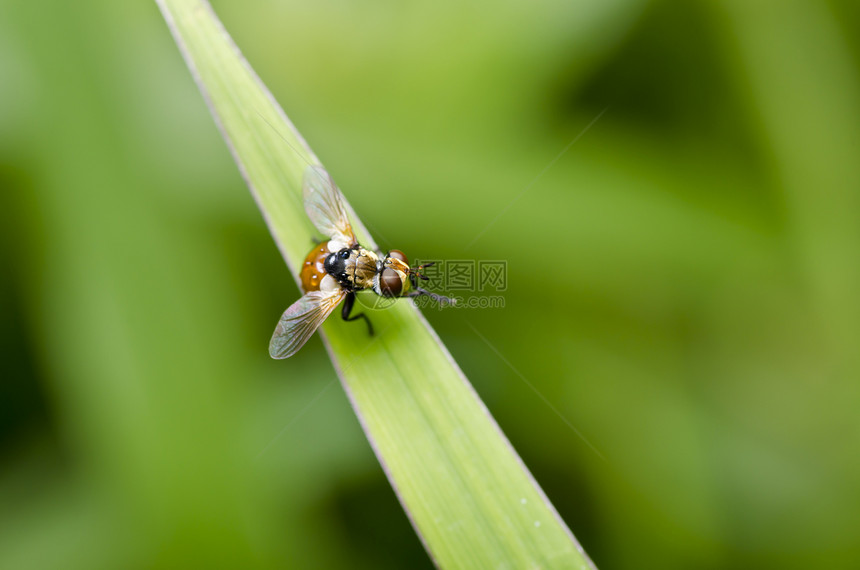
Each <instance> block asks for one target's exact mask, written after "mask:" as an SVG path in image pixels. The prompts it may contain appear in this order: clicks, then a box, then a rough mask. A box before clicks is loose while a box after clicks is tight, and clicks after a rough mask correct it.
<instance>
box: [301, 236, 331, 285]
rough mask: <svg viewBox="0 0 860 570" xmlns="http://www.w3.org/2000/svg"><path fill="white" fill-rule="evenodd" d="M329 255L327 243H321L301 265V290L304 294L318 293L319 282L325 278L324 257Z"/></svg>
mask: <svg viewBox="0 0 860 570" xmlns="http://www.w3.org/2000/svg"><path fill="white" fill-rule="evenodd" d="M329 253H331V252H330V251H329V250H328V242H324V243H321V244H320V245H318V246H316V247H315V248H313V249H312V250H311V252H310V253H309V254H308V256H307V257H306V258H305V262H304V263H303V264H302V274H301V275H302V289H304V290H305V292H306V293H307V292H309V291H319V290H320V281H321V280H322V278H323V277H325V274H326V273H325V267H324V266H323V263H324V262H325V258H326V256H327V255H328V254H329Z"/></svg>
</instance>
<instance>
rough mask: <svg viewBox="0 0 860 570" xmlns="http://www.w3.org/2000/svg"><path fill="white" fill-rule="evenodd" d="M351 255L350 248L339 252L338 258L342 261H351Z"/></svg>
mask: <svg viewBox="0 0 860 570" xmlns="http://www.w3.org/2000/svg"><path fill="white" fill-rule="evenodd" d="M349 254H350V251H349V248H346V247H345V248H343V249H342V250H340V251H339V252H337V256H338V257H339V258H341V259H349Z"/></svg>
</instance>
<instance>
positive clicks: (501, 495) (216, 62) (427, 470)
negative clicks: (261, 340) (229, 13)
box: [158, 0, 593, 568]
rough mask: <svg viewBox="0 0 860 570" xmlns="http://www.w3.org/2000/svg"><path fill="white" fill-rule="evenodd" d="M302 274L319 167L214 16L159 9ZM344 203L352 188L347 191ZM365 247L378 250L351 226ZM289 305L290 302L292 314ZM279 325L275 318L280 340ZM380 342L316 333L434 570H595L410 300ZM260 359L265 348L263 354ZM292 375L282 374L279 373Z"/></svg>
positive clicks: (196, 9) (345, 331) (382, 325)
mask: <svg viewBox="0 0 860 570" xmlns="http://www.w3.org/2000/svg"><path fill="white" fill-rule="evenodd" d="M158 4H159V6H160V7H161V10H162V12H163V14H164V16H165V18H166V20H167V22H168V24H169V26H170V28H171V30H172V32H173V35H174V37H175V38H176V41H177V43H178V44H179V46H180V49H181V51H182V53H183V55H184V56H185V59H186V61H187V63H188V66H189V68H190V69H191V71H192V73H193V74H194V76H195V79H196V80H197V83H198V85H199V87H200V90H201V91H202V92H203V95H204V97H205V98H206V100H207V102H208V104H209V107H210V109H211V111H212V114H213V115H214V117H215V119H216V121H217V122H218V124H219V127H220V128H221V131H222V133H223V134H224V138H225V139H226V140H227V143H228V144H229V145H230V148H231V150H232V152H233V155H234V157H235V159H236V162H237V163H238V165H239V168H240V169H241V171H242V173H243V175H244V177H245V179H246V181H247V182H248V185H249V187H250V188H251V191H252V193H253V194H254V197H255V199H256V200H257V202H258V204H259V206H260V209H261V211H262V212H263V215H264V217H265V219H266V222H267V223H268V225H269V228H270V230H271V232H272V235H273V236H274V238H275V240H276V242H277V243H278V246H279V248H280V250H281V252H282V253H283V255H284V259H285V260H286V261H287V264H288V265H289V267H290V270H291V271H292V272H293V274H294V275H297V268H298V267H299V266H300V264H301V263H302V261H303V259H304V257H305V255H306V254H307V251H308V249H309V244H310V243H311V241H312V239H314V238H319V237H320V236H318V235H317V234H316V232H315V231H314V228H313V226H312V225H311V223H310V220H309V219H308V218H307V215H306V214H305V212H304V209H303V205H302V193H301V182H302V175H303V172H304V170H305V168H306V166H307V164H309V163H311V164H316V163H318V162H319V161H318V160H317V159H316V157H315V156H314V155H313V153H312V152H311V150H310V149H309V148H308V147H307V144H306V143H305V142H304V140H303V139H302V138H301V137H300V136H299V134H298V133H297V132H296V130H295V128H294V127H293V126H292V124H291V123H290V122H289V120H288V119H287V118H286V116H285V115H284V114H283V111H281V109H280V107H279V106H278V105H277V103H276V102H275V100H274V98H273V97H272V96H271V95H270V94H269V92H268V91H267V90H266V88H265V86H264V85H263V84H262V83H261V82H260V80H259V79H258V78H257V76H256V75H255V74H254V73H253V71H252V70H251V68H250V66H249V65H248V64H247V62H245V60H244V59H243V58H242V56H241V54H240V53H239V51H238V49H237V48H236V46H235V45H234V44H233V42H232V40H231V39H230V37H229V35H228V34H227V33H226V31H225V30H224V29H223V27H222V26H221V24H220V22H219V21H218V19H217V18H216V16H215V15H214V13H213V12H212V10H211V8H210V7H209V5H208V4H207V3H205V2H203V1H201V0H158ZM345 194H346V196H347V197H348V196H349V189H346V191H345ZM352 218H353V227H354V228H355V230H356V234H357V235H358V238H359V240H360V241H361V242H362V243H363V244H364V245H365V246H368V247H375V244H374V242H373V241H372V239H371V237H370V235H369V234H368V232H367V230H366V229H365V228H364V227H363V226H362V225H361V223H360V221H359V220H358V219H357V218H356V217H355V216H354V215H353V216H352ZM293 300H294V299H287V298H285V299H284V307H285V308H286V306H287V305H288V304H289V303H291V302H292V301H293ZM278 316H279V315H272V326H273V327H274V325H275V323H276V321H277V318H278ZM372 319H373V322H374V326H375V328H376V330H377V334H376V336H374V337H373V338H368V337H367V332H366V330H365V328H364V327H363V326H360V325H359V326H356V325H355V324H354V323H353V324H352V325H350V324H346V323H343V322H342V321H341V320H340V319H334V318H333V319H329V320H328V321H327V322H326V323H325V325H324V326H323V328H322V332H323V338H324V340H325V341H326V346H327V348H328V352H329V355H330V356H331V359H332V362H333V363H334V366H335V368H336V369H337V371H338V374H339V376H340V378H341V380H342V382H343V385H344V387H345V389H346V391H347V393H348V395H349V398H350V400H351V402H352V405H353V407H354V409H355V411H356V413H357V414H358V417H359V419H360V421H361V424H362V426H363V428H364V430H365V432H366V433H367V436H368V439H369V440H370V443H371V445H372V446H373V449H374V451H375V452H376V455H377V457H378V458H379V461H380V462H381V464H382V466H383V468H384V469H385V472H386V474H387V476H388V478H389V480H390V481H391V484H392V485H393V487H394V489H395V491H396V493H397V495H398V497H399V499H400V502H401V503H402V504H403V506H404V508H405V509H406V512H407V514H408V515H409V517H410V520H411V521H412V523H413V525H414V527H415V529H416V531H417V532H418V534H419V536H420V537H421V539H422V541H423V542H424V545H425V547H426V548H427V551H428V552H429V553H430V555H431V556H432V558H433V559H434V561H435V562H436V563H437V565H439V566H441V567H444V568H490V567H493V568H501V567H508V568H591V567H593V566H592V564H591V562H590V561H589V560H588V558H587V556H586V555H585V554H584V552H583V551H582V549H581V548H580V546H579V544H578V543H577V542H576V539H575V538H574V537H573V535H572V534H571V533H570V531H569V530H568V528H567V527H566V526H565V524H564V522H563V521H562V520H561V519H560V517H559V516H558V514H557V513H556V511H555V509H554V508H553V507H552V505H551V504H550V503H549V501H548V500H547V498H546V497H545V496H544V494H543V492H542V491H541V489H540V488H539V487H538V485H537V484H536V483H535V481H534V480H533V479H532V477H531V475H530V474H529V472H528V471H527V469H526V468H525V466H524V465H523V464H522V462H521V461H520V458H519V457H518V456H517V454H516V453H515V452H514V450H513V449H512V448H511V446H510V444H509V443H508V441H507V439H506V438H505V437H504V435H503V434H502V432H501V431H500V430H499V428H498V426H497V425H496V423H495V422H494V421H493V419H492V418H491V417H490V415H489V413H488V412H487V409H486V408H485V407H484V405H483V403H482V402H481V401H480V399H479V398H478V397H477V395H476V394H475V392H474V391H473V390H472V387H471V386H470V384H469V383H468V381H467V380H466V378H465V377H464V376H463V374H462V372H461V371H460V369H459V368H458V366H457V365H456V363H455V362H454V361H453V359H452V358H451V356H450V354H449V353H448V351H447V350H446V349H445V347H444V346H443V345H442V343H441V342H440V341H439V339H438V337H437V336H436V334H435V333H434V332H433V330H432V329H431V328H430V327H429V325H428V324H427V322H426V321H425V320H424V318H423V317H422V315H421V313H420V312H419V311H418V310H417V309H416V308H415V307H414V306H413V305H412V303H411V302H410V301H408V300H403V299H401V300H399V301H398V302H397V303H396V304H395V305H394V306H392V307H391V308H388V309H386V310H381V311H373V314H372ZM260 353H261V357H262V355H264V354H266V346H265V344H263V345H261V347H260ZM289 366H290V364H289V363H288V362H286V363H284V367H285V370H289Z"/></svg>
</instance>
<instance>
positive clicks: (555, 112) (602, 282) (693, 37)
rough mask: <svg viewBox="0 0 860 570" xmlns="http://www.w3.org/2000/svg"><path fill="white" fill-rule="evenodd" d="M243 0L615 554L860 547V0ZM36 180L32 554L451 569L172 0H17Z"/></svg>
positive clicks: (41, 559)
mask: <svg viewBox="0 0 860 570" xmlns="http://www.w3.org/2000/svg"><path fill="white" fill-rule="evenodd" d="M214 7H215V10H216V12H218V14H219V16H220V17H221V19H222V21H223V22H224V24H225V26H226V28H227V29H228V30H229V31H230V33H231V34H232V35H233V37H234V39H235V40H236V42H237V43H238V45H239V46H240V48H241V49H242V50H243V52H244V54H245V55H246V56H247V58H248V59H249V61H250V63H251V64H252V65H253V66H254V67H255V69H256V70H257V72H258V73H259V74H260V76H261V77H262V79H263V81H264V82H265V83H266V84H267V85H268V86H269V88H270V89H271V90H272V92H273V93H274V95H275V97H276V98H277V99H278V100H279V102H280V103H281V105H282V106H283V107H284V109H285V111H286V112H287V114H288V115H289V116H290V117H291V118H292V119H293V121H294V122H295V124H296V126H297V127H298V129H299V130H300V132H301V133H302V134H303V135H304V136H305V137H306V138H307V140H308V142H309V143H310V145H311V147H312V148H313V149H314V150H315V151H316V152H317V154H318V155H319V156H320V158H321V159H322V160H323V162H324V163H325V164H326V166H327V167H328V168H329V170H330V171H331V172H332V173H333V175H334V177H335V179H336V180H337V181H338V182H339V184H340V186H341V187H342V188H343V189H344V190H345V192H346V194H347V196H348V198H349V199H350V201H351V203H352V204H353V206H354V207H355V208H356V210H357V211H358V212H359V214H360V215H361V216H362V218H363V220H364V221H365V223H366V224H367V225H368V226H369V227H370V228H371V229H372V230H374V231H376V237H377V240H378V241H379V242H380V245H381V247H383V248H389V247H398V248H400V249H403V250H404V251H406V252H407V253H409V255H410V256H411V257H416V258H425V259H428V258H442V259H493V260H496V259H504V260H506V261H507V263H508V291H507V292H506V293H505V307H504V308H503V309H484V310H480V309H474V310H467V309H451V310H447V311H442V312H439V311H433V310H428V311H426V314H427V317H428V318H429V319H430V321H431V322H432V323H433V325H434V326H435V328H436V330H437V331H438V333H439V335H440V336H441V338H442V339H443V341H444V342H445V343H446V345H447V346H448V347H449V349H450V350H451V352H452V353H453V355H454V357H455V358H456V360H457V361H458V363H459V364H460V365H461V366H462V368H463V370H464V371H465V373H466V375H467V376H468V377H469V379H470V380H471V382H472V383H473V384H474V386H475V388H476V390H477V392H478V393H479V394H480V395H481V397H482V398H483V400H484V401H485V403H486V404H487V406H488V407H489V409H490V411H491V412H492V414H493V415H494V416H495V418H496V419H497V420H498V422H499V423H500V425H501V427H502V429H503V430H504V431H505V433H506V434H507V435H508V437H509V438H510V439H511V441H512V443H513V445H514V446H515V448H516V449H517V450H518V452H519V453H520V455H521V456H522V457H523V459H524V461H525V463H526V464H527V465H528V466H529V468H530V469H531V471H532V473H533V474H534V475H535V477H536V479H537V481H538V482H539V483H540V485H541V486H542V487H543V489H544V490H545V491H546V493H547V495H548V496H549V498H550V500H551V501H552V502H553V503H554V505H555V506H556V508H557V509H558V510H559V512H560V513H561V515H562V517H563V518H564V520H565V521H566V522H567V523H568V525H569V526H570V527H571V529H572V530H573V532H574V533H575V534H576V536H577V537H578V538H579V540H580V541H581V542H582V544H583V546H584V547H585V549H586V551H587V552H588V553H589V554H590V555H591V557H592V558H593V559H594V560H595V562H596V563H597V565H598V566H599V567H601V568H607V569H608V568H655V567H660V568H664V569H665V568H678V569H682V568H727V567H731V568H761V567H774V568H822V567H828V568H855V567H857V565H858V564H860V420H858V412H860V382H858V380H860V356H858V354H860V350H858V347H860V300H858V293H860V255H858V247H860V152H858V151H860V73H858V57H860V7H859V6H858V3H856V2H853V1H851V0H845V1H814V0H805V1H804V0H796V1H795V0H791V1H788V2H776V1H760V2H748V1H744V0H725V1H716V0H714V1H705V0H702V1H669V0H653V1H646V0H614V1H610V2H606V1H600V0H577V1H574V0H570V1H561V0H555V1H553V0H539V1H535V2H525V1H520V2H489V1H487V2H459V1H454V0H437V1H435V2H402V1H384V0H377V1H370V0H368V1H364V2H345V1H337V0H323V1H315V2H297V1H293V0H280V1H275V0H269V1H266V0H251V1H247V2H241V3H239V2H227V1H225V0H219V1H217V2H215V3H214ZM604 110H605V113H604V114H603V115H602V116H601V117H600V119H599V120H597V121H596V122H594V123H593V125H592V126H591V127H590V128H588V129H587V131H586V132H585V133H584V134H583V131H584V130H586V128H587V127H588V125H589V124H591V123H592V121H593V120H594V119H595V117H597V116H598V115H599V114H600V113H601V112H603V111H604ZM580 135H581V136H580ZM577 137H580V138H579V139H578V140H576V142H575V143H574V144H573V145H572V146H570V148H569V150H568V151H567V152H565V153H563V154H562V155H561V156H560V157H559V153H561V151H562V150H563V149H564V148H565V147H567V146H568V145H569V144H570V143H571V141H573V140H574V139H576V138H577ZM277 151H278V152H291V150H290V149H289V148H284V149H278V150H277ZM557 157H558V158H557ZM556 158H557V160H555V159H556ZM554 160H555V162H553V161H554ZM551 163H552V166H551V167H549V168H548V169H547V166H548V165H550V164H551ZM545 169H546V170H545ZM542 172H544V174H543V175H541V176H539V175H540V174H541V173H542ZM538 176H539V177H538ZM536 177H538V178H537V180H536ZM0 188H2V193H0V211H2V214H3V218H2V224H0V256H2V257H0V264H2V268H3V270H4V271H3V276H4V277H3V279H2V281H0V310H2V316H3V319H2V325H3V327H2V332H3V342H2V345H0V347H2V348H0V350H2V363H3V381H2V385H0V386H2V387H0V568H10V569H11V568H15V569H18V568H60V567H62V568H88V569H89V568H189V567H208V568H216V567H225V568H239V567H242V568H255V567H260V568H274V567H285V566H289V567H303V568H312V567H313V568H404V567H429V566H430V563H429V561H428V558H427V556H426V555H425V553H424V552H423V549H422V547H421V545H420V543H419V541H418V539H417V538H416V536H415V534H414V532H413V531H412V529H411V527H410V526H409V523H408V520H407V518H406V516H405V515H404V513H403V511H402V509H401V508H400V506H399V504H398V503H397V501H396V499H395V497H394V494H393V492H392V491H391V489H390V487H389V486H388V484H387V481H386V480H385V477H384V475H383V473H382V470H381V469H380V467H379V465H378V463H377V462H376V459H375V457H374V456H373V453H372V451H371V449H370V446H369V444H368V443H367V441H366V439H365V438H364V435H363V433H362V431H361V429H360V426H359V424H358V422H357V421H356V418H355V416H354V415H353V413H352V411H351V409H350V407H349V404H348V402H347V400H346V398H345V396H344V393H343V391H342V389H341V387H340V385H339V384H338V382H337V379H336V377H335V374H334V372H333V370H332V367H331V365H330V363H329V362H328V360H327V357H326V355H325V353H324V350H323V348H322V344H321V343H320V341H319V340H318V339H313V340H312V341H311V342H310V343H309V344H308V346H307V347H306V348H305V349H304V350H302V351H301V352H300V353H299V354H298V355H297V356H296V357H294V358H292V359H290V360H289V361H286V362H276V361H272V360H270V359H269V357H268V355H267V343H268V340H269V336H270V334H271V331H272V329H273V327H274V325H275V323H276V321H277V318H278V317H279V315H280V313H281V312H282V311H283V309H284V308H286V306H287V305H288V304H290V303H291V302H292V301H293V300H294V299H295V298H297V296H298V294H299V293H298V290H297V288H296V286H295V283H294V281H293V278H292V277H291V276H290V275H289V273H288V271H287V270H286V268H285V266H284V264H283V262H282V260H281V259H280V257H279V254H278V252H277V250H276V248H275V246H274V244H273V243H272V241H271V239H270V237H269V235H268V233H267V231H266V228H265V225H264V223H263V220H262V218H261V216H260V214H259V212H258V211H257V209H256V207H255V204H254V202H253V200H252V198H251V196H250V194H249V193H248V191H247V189H246V188H245V186H244V184H243V182H242V180H241V178H240V176H239V174H238V171H237V169H236V166H235V165H234V163H233V161H232V159H231V157H230V155H229V153H228V151H227V149H226V146H225V144H224V142H223V141H222V140H221V138H220V137H219V134H218V132H217V130H216V128H215V126H214V123H213V121H212V119H211V118H210V116H209V114H208V111H207V110H206V108H205V106H204V104H203V100H202V98H201V96H200V94H199V92H198V91H197V88H196V87H195V85H194V83H193V81H192V79H191V76H190V74H189V72H188V70H187V69H186V67H185V64H184V63H183V61H182V60H181V58H180V55H179V52H178V50H177V48H176V46H175V44H174V43H173V40H172V38H171V37H170V35H169V33H168V31H167V28H166V26H165V24H164V22H163V20H162V18H161V15H160V14H159V12H158V10H157V9H156V6H155V4H154V3H151V2H114V1H111V0H101V1H98V0H87V1H81V2H75V3H67V2H56V1H55V2H48V3H44V2H43V3H37V2H29V3H28V2H21V1H14V0H2V2H0ZM526 189H527V190H526ZM512 202H513V205H512V206H511V204H512ZM509 206H510V207H509ZM508 207H509V208H508ZM506 208H508V209H507V211H505V210H506ZM392 211H393V212H395V214H392ZM502 212H504V213H503V214H502V215H501V216H499V214H500V213H502ZM494 220H495V221H494ZM488 225H489V227H488ZM484 230H486V231H484ZM481 232H484V233H481ZM479 235H480V237H479V238H478V239H477V240H476V241H474V243H472V242H473V240H474V239H475V238H476V236H479ZM389 239H390V242H389V241H388V240H389ZM470 243H471V245H469V244H470ZM467 323H471V324H472V325H473V326H474V328H475V329H476V330H477V331H479V332H480V334H482V335H483V336H484V337H485V338H486V339H487V340H488V341H489V342H490V343H491V344H492V347H494V348H495V349H497V350H498V351H499V352H501V353H502V354H504V356H505V358H506V359H507V360H508V361H509V363H510V364H511V365H513V367H515V368H516V370H518V371H519V372H520V373H521V374H522V375H523V376H524V377H525V378H526V379H527V380H528V382H530V383H531V384H533V385H534V387H535V388H536V389H537V391H538V392H539V395H538V394H536V393H535V392H534V391H532V390H531V389H530V387H529V386H528V385H527V384H526V383H525V382H523V380H522V379H521V378H520V376H519V375H518V374H517V372H515V371H514V370H512V369H511V368H510V367H509V366H508V364H506V363H505V362H504V361H503V360H502V359H500V358H499V357H498V356H497V354H496V353H495V352H494V350H493V348H492V347H490V346H488V345H487V344H486V343H485V342H484V341H483V340H481V338H480V337H479V336H477V335H476V334H475V333H474V332H473V331H472V329H471V328H470V327H469V326H468V325H467ZM544 398H545V399H546V400H547V401H549V402H551V403H552V406H553V407H554V408H555V409H556V410H557V411H558V413H559V414H560V415H561V416H562V417H560V415H558V414H556V413H554V412H553V410H552V409H551V408H550V407H549V406H548V405H547V404H546V403H545V402H544V400H543V399H544ZM568 424H570V425H572V426H575V428H576V429H578V430H579V431H580V432H581V433H582V434H583V435H584V436H585V437H586V438H587V439H588V441H589V442H590V443H591V444H592V445H593V446H594V448H596V449H597V450H598V451H599V453H600V455H598V454H597V453H595V452H594V451H593V450H592V449H591V448H590V447H589V445H588V444H586V443H585V442H584V441H583V440H582V439H581V438H580V437H579V436H578V435H577V434H576V433H575V432H574V431H573V430H572V429H570V427H569V425H568Z"/></svg>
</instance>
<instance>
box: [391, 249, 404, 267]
mask: <svg viewBox="0 0 860 570" xmlns="http://www.w3.org/2000/svg"><path fill="white" fill-rule="evenodd" d="M388 257H393V258H394V259H399V260H400V261H402V262H403V263H405V264H406V265H409V258H407V257H406V254H405V253H403V252H402V251H400V250H399V249H392V250H391V251H389V252H388Z"/></svg>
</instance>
